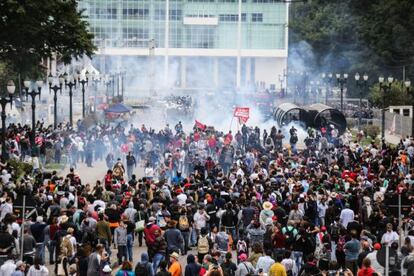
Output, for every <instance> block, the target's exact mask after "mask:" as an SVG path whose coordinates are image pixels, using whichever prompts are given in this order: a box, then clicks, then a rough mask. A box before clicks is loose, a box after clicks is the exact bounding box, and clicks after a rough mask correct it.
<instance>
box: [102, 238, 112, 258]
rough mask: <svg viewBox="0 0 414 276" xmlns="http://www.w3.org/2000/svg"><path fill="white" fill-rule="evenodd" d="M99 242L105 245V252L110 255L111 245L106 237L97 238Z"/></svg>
mask: <svg viewBox="0 0 414 276" xmlns="http://www.w3.org/2000/svg"><path fill="white" fill-rule="evenodd" d="M99 243H100V244H102V245H103V246H104V247H105V251H106V253H108V255H109V256H111V254H112V252H111V245H110V244H109V241H108V240H107V239H99Z"/></svg>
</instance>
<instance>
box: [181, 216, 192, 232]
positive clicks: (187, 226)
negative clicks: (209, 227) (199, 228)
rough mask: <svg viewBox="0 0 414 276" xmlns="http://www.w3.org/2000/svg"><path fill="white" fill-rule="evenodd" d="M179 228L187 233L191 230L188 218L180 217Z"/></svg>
mask: <svg viewBox="0 0 414 276" xmlns="http://www.w3.org/2000/svg"><path fill="white" fill-rule="evenodd" d="M178 228H179V229H180V230H181V231H187V230H188V229H190V224H189V223H188V218H187V216H180V218H179V220H178Z"/></svg>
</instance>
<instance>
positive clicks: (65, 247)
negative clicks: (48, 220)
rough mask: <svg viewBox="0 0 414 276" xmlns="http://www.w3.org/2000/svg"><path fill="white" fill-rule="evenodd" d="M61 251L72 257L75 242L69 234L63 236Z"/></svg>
mask: <svg viewBox="0 0 414 276" xmlns="http://www.w3.org/2000/svg"><path fill="white" fill-rule="evenodd" d="M60 252H61V253H62V254H63V255H64V256H66V257H72V254H73V244H72V242H71V241H70V238H68V237H67V236H65V237H63V238H62V242H61V243H60Z"/></svg>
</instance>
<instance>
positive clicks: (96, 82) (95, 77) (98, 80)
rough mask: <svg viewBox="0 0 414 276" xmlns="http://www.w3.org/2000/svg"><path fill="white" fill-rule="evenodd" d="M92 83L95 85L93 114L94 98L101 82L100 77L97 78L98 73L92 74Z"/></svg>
mask: <svg viewBox="0 0 414 276" xmlns="http://www.w3.org/2000/svg"><path fill="white" fill-rule="evenodd" d="M92 81H93V83H94V84H95V91H94V92H95V96H94V99H93V112H96V97H97V94H98V85H99V83H100V82H101V77H100V76H99V73H96V74H95V73H92Z"/></svg>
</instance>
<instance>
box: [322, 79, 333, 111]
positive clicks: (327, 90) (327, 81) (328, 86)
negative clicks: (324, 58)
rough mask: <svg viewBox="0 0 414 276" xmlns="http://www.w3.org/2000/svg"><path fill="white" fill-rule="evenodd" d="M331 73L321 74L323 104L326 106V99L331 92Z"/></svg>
mask: <svg viewBox="0 0 414 276" xmlns="http://www.w3.org/2000/svg"><path fill="white" fill-rule="evenodd" d="M332 77H333V74H332V73H328V74H325V73H322V81H323V82H324V83H325V104H328V98H329V94H330V90H331V85H332Z"/></svg>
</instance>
